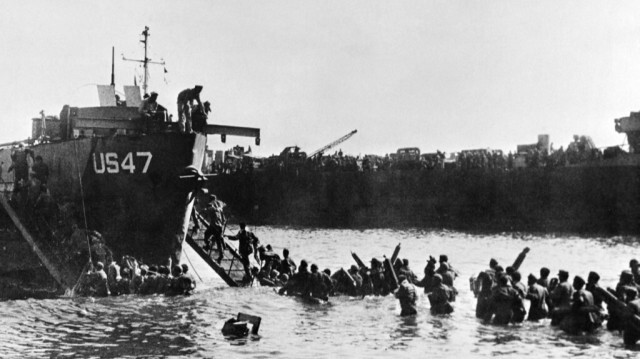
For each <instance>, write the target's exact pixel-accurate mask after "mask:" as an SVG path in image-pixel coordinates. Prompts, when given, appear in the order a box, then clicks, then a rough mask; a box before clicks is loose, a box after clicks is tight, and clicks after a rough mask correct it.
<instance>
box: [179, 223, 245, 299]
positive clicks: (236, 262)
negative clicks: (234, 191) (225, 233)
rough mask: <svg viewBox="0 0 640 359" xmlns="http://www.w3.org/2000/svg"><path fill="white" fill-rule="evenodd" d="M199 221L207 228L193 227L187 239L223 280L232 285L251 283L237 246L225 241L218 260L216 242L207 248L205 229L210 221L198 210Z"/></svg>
mask: <svg viewBox="0 0 640 359" xmlns="http://www.w3.org/2000/svg"><path fill="white" fill-rule="evenodd" d="M196 216H197V217H198V219H199V222H200V223H202V224H203V225H204V227H205V228H200V229H197V228H193V227H192V228H191V230H190V231H189V233H190V234H188V235H187V238H186V241H187V243H188V244H189V245H190V246H191V247H192V248H193V250H194V251H195V252H196V253H198V255H199V256H200V257H201V258H202V259H203V260H204V261H205V262H207V264H208V265H209V267H211V269H213V270H214V271H215V272H216V273H217V274H218V276H220V278H222V280H224V281H225V283H227V285H229V286H230V287H244V286H248V285H251V280H247V279H246V278H245V272H244V266H243V265H242V260H241V257H240V254H238V251H237V250H236V248H235V247H233V246H232V245H231V244H229V243H226V242H225V248H224V252H223V253H222V256H223V258H222V260H221V261H220V262H217V261H216V260H217V259H218V257H219V254H218V248H217V246H216V245H215V244H214V245H213V247H214V248H212V249H211V250H205V248H204V246H205V242H204V231H205V230H206V228H208V227H209V223H208V222H207V221H206V220H205V219H204V218H202V217H201V216H200V215H199V214H197V212H196Z"/></svg>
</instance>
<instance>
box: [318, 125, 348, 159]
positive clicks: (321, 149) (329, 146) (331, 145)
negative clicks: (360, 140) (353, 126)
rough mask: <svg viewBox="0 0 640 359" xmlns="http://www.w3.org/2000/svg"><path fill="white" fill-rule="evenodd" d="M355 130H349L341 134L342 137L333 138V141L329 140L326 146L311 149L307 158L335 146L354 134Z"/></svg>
mask: <svg viewBox="0 0 640 359" xmlns="http://www.w3.org/2000/svg"><path fill="white" fill-rule="evenodd" d="M356 132H358V130H353V131H351V132H349V133H347V134H346V135H344V136H342V137H340V138H338V139H337V140H335V141H333V142H331V143H330V144H328V145H326V146H324V147H322V148H320V149H317V150H315V151H313V152H312V153H311V155H309V157H308V158H313V157H315V156H316V155H317V154H318V153H321V152H324V151H326V150H328V149H330V148H331V147H334V146H337V145H339V144H341V143H342V142H344V141H346V140H348V139H349V138H351V136H353V135H355V134H356Z"/></svg>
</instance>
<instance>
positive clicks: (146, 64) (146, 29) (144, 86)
mask: <svg viewBox="0 0 640 359" xmlns="http://www.w3.org/2000/svg"><path fill="white" fill-rule="evenodd" d="M142 36H143V39H142V40H140V42H141V43H143V44H144V59H142V60H135V59H127V58H125V57H124V55H123V56H122V59H123V60H124V61H133V62H141V63H142V67H143V68H144V80H143V81H142V91H143V92H144V94H145V95H146V94H147V83H148V80H149V64H154V65H163V66H164V65H165V62H164V60H162V59H160V61H151V59H150V58H148V57H147V48H148V45H149V36H151V34H150V33H149V26H145V27H144V31H143V32H142Z"/></svg>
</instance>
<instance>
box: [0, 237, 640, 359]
mask: <svg viewBox="0 0 640 359" xmlns="http://www.w3.org/2000/svg"><path fill="white" fill-rule="evenodd" d="M255 232H256V233H257V235H258V236H259V237H260V239H261V240H262V241H263V242H266V243H271V244H272V245H273V246H274V248H275V249H276V250H281V249H282V248H283V247H288V248H289V249H290V251H291V255H292V257H293V258H294V259H295V260H296V261H299V260H301V259H303V258H304V259H307V260H308V261H309V262H310V263H317V264H318V265H319V266H320V267H321V268H325V267H329V268H331V269H332V270H336V269H338V268H340V267H348V266H350V265H351V264H352V259H351V253H350V251H351V250H353V251H356V252H357V253H358V254H359V255H360V257H361V258H362V259H363V260H365V261H368V260H369V259H370V258H371V257H373V256H378V257H381V256H382V255H383V254H386V255H387V256H388V255H390V254H391V253H392V252H393V249H394V247H395V245H396V244H397V243H398V242H401V243H402V250H401V252H400V257H401V258H407V259H409V261H410V263H411V266H412V268H413V270H414V271H415V272H416V273H422V269H423V268H424V265H425V261H426V259H427V258H428V256H429V255H433V256H434V257H436V256H438V255H439V254H448V255H449V258H450V261H451V263H452V264H453V265H454V266H455V268H456V269H457V270H458V271H460V272H461V273H462V275H461V277H460V278H458V280H457V287H458V290H459V291H460V294H459V296H458V298H457V302H456V303H455V312H454V313H452V314H451V315H448V316H432V315H431V314H430V313H429V303H428V300H427V298H426V297H425V296H424V295H423V294H422V293H421V296H420V298H419V300H418V308H419V314H418V315H417V316H413V317H400V315H399V313H400V308H399V305H398V303H397V300H396V299H395V298H393V296H387V297H366V298H348V297H340V298H332V299H331V302H330V303H327V304H321V305H314V304H309V303H306V302H304V301H301V300H299V299H296V298H290V297H280V296H278V295H277V294H275V293H274V291H273V290H272V289H271V288H260V287H254V288H227V287H217V286H216V283H219V282H213V281H206V282H204V283H202V282H201V283H199V288H198V291H197V293H196V294H194V295H193V296H190V297H176V298H170V297H163V296H146V297H140V296H125V297H118V298H101V299H92V298H78V299H73V300H71V299H64V298H62V299H56V300H39V301H37V300H23V301H8V302H3V303H0V316H2V321H1V322H0V338H2V339H3V340H2V341H0V357H2V358H5V357H19V358H23V357H74V356H76V357H107V358H109V357H112V358H116V357H117V358H120V357H185V356H198V357H213V356H215V357H229V358H231V357H233V358H236V357H251V358H254V357H257V358H274V357H275V358H292V357H295V358H308V357H365V356H366V357H373V358H376V357H378V358H388V357H398V358H402V357H425V356H432V357H459V358H468V357H494V356H498V357H524V356H533V357H540V356H544V357H564V358H569V357H575V356H583V357H598V358H600V357H615V358H632V357H636V356H638V355H640V353H639V352H638V350H635V349H634V350H628V349H625V348H624V346H623V344H622V339H621V336H620V334H618V333H610V332H607V331H605V330H601V331H599V332H598V333H596V334H593V335H588V336H581V337H576V336H570V335H567V334H565V333H563V332H561V331H559V330H558V329H556V328H551V327H550V326H549V323H548V322H541V323H529V322H526V323H523V324H522V325H517V326H508V327H499V326H487V325H483V324H482V323H480V321H478V320H477V319H476V318H475V298H474V297H473V294H472V293H471V292H470V291H469V286H468V278H469V276H471V275H474V274H477V273H478V272H479V271H481V270H483V269H484V268H486V267H487V265H488V260H489V258H491V257H494V258H496V259H498V260H499V261H500V262H501V264H506V265H509V264H510V263H511V262H512V261H513V260H514V259H515V257H516V255H517V254H518V253H519V252H520V251H521V250H522V248H524V247H525V246H528V247H531V252H530V253H529V255H528V257H527V259H526V260H525V262H524V264H523V266H522V268H521V272H522V274H523V277H525V278H526V276H527V275H528V274H529V273H537V272H538V269H539V268H540V267H542V266H548V267H549V268H551V269H552V273H554V274H555V273H557V270H558V269H565V270H568V271H569V272H570V273H571V275H574V274H582V275H584V276H586V273H588V272H589V271H590V270H596V271H598V272H599V273H600V275H601V277H602V279H601V283H602V284H603V285H607V286H614V285H615V283H616V281H617V277H618V275H619V273H620V271H621V270H622V269H624V268H625V267H626V266H627V264H628V262H629V259H631V253H634V252H637V250H638V243H637V242H636V240H635V239H633V238H613V239H599V238H587V239H585V238H572V237H570V238H567V237H563V238H560V237H552V236H535V235H530V234H527V235H521V234H501V235H474V234H466V233H457V232H451V231H442V232H429V231H418V230H415V231H411V230H405V231H394V230H365V231H348V230H310V229H304V230H298V229H286V228H257V229H256V230H255ZM195 269H196V271H200V272H201V273H200V274H203V273H202V272H203V271H204V270H205V268H203V267H198V266H196V268H195ZM204 277H205V278H206V276H204ZM238 312H246V313H250V314H254V315H258V316H261V317H262V318H263V319H262V325H261V328H260V335H258V336H250V337H249V338H246V339H235V340H229V339H226V338H224V337H223V336H222V334H221V332H220V330H221V329H222V325H223V323H224V321H225V320H227V319H229V318H230V317H234V316H235V315H236V314H237V313H238Z"/></svg>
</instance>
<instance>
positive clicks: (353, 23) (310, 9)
mask: <svg viewBox="0 0 640 359" xmlns="http://www.w3.org/2000/svg"><path fill="white" fill-rule="evenodd" d="M638 14H640V2H638V1H615V2H614V1H586V0H581V1H557V0H554V1H514V0H505V1H498V0H491V1H488V0H487V1H469V0H466V1H455V0H446V1H445V0H440V1H425V0H417V1H388V0H386V1H378V0H363V1H344V0H340V1H331V0H330V1H306V0H295V1H291V0H288V1H271V0H266V1H265V0H261V1H242V0H241V1H237V0H236V1H212V0H206V1H171V2H169V1H148V2H142V1H136V2H131V1H11V2H5V3H4V4H3V11H2V12H1V13H0V44H1V45H2V47H1V49H2V53H1V54H0V80H1V81H0V96H1V98H2V100H1V101H0V142H8V141H12V140H18V139H24V138H26V137H28V136H29V135H30V131H31V121H30V119H31V118H32V117H36V116H38V112H39V111H40V110H43V109H44V110H45V113H47V114H49V115H58V114H59V112H60V110H61V109H62V106H63V105H64V104H70V105H72V106H90V105H97V102H98V99H97V91H96V90H95V84H109V82H110V69H111V46H115V51H116V64H115V65H116V86H117V87H119V88H120V89H121V86H122V85H131V84H133V79H134V76H136V74H139V75H141V74H142V71H141V70H140V69H139V68H137V64H135V63H131V62H124V61H122V58H121V55H120V54H122V53H124V54H125V55H126V56H127V57H130V58H140V57H142V47H141V44H140V43H139V40H140V33H141V32H142V31H143V30H144V26H149V27H150V32H151V37H150V39H149V42H150V53H149V57H150V58H152V59H153V60H160V59H161V58H163V59H164V60H165V61H166V63H167V65H166V68H167V70H168V73H167V74H166V75H164V74H163V68H162V66H155V67H153V68H152V70H151V76H152V78H151V82H150V90H153V91H156V92H158V93H159V102H160V103H161V104H163V105H165V107H168V108H169V110H170V112H172V113H175V112H176V109H175V107H176V106H175V102H176V96H177V94H178V93H179V92H180V91H181V90H183V89H185V88H188V87H193V86H194V85H196V84H201V85H203V86H204V90H203V93H202V99H203V101H204V100H209V101H211V102H212V103H213V116H212V117H211V118H210V122H214V123H220V124H229V125H238V126H252V127H260V128H261V130H262V145H261V146H260V147H259V148H256V147H255V146H252V148H253V149H254V152H257V153H258V154H261V155H270V154H272V153H278V152H279V151H280V150H281V149H282V148H283V147H285V146H290V145H299V146H301V147H302V148H303V149H304V150H306V151H308V152H311V151H313V150H315V149H317V148H319V147H321V146H323V145H324V144H327V143H329V142H331V141H333V140H335V139H337V138H339V137H341V136H343V135H344V134H346V133H348V132H350V131H351V130H353V129H357V130H358V134H356V135H355V136H354V137H353V138H352V139H351V140H349V141H348V142H345V143H343V144H342V145H341V146H340V148H342V150H343V151H344V152H346V153H351V154H354V155H357V154H365V153H376V154H384V153H388V152H395V150H396V149H397V148H399V147H413V146H416V147H419V148H420V149H421V150H422V152H433V151H435V150H436V149H440V150H444V151H447V152H452V151H458V150H463V149H472V148H487V147H489V148H499V149H503V150H506V151H509V150H515V147H516V145H517V144H527V143H534V142H536V140H537V135H538V134H549V135H550V136H551V142H553V143H554V145H555V147H556V148H558V147H560V146H561V145H564V146H565V148H566V145H567V144H568V143H569V142H570V141H571V138H572V135H573V134H585V135H590V136H591V137H592V138H593V139H594V141H595V143H596V145H597V146H598V147H602V146H609V145H618V144H622V143H624V142H625V139H624V136H623V135H621V134H618V133H616V132H615V130H614V123H613V120H614V118H619V117H623V116H628V114H629V112H630V111H637V110H639V109H640V15H638ZM165 79H166V81H165ZM235 144H241V145H247V144H251V141H248V140H246V139H237V138H228V140H227V143H226V144H221V143H220V141H219V140H218V139H214V140H211V141H210V145H212V146H213V147H214V148H216V149H223V148H228V147H231V146H233V145H235ZM256 150H257V151H256Z"/></svg>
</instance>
